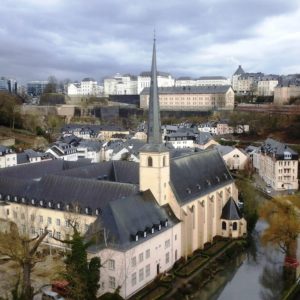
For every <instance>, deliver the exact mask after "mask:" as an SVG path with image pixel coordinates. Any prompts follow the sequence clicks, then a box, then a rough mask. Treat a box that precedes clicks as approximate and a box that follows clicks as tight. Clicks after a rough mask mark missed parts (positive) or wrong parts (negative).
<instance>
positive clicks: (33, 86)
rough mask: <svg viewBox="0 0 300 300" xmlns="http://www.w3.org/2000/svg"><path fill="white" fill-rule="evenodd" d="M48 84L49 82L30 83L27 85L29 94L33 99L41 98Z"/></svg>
mask: <svg viewBox="0 0 300 300" xmlns="http://www.w3.org/2000/svg"><path fill="white" fill-rule="evenodd" d="M47 84H48V81H30V82H28V83H27V94H28V95H30V96H32V97H37V96H41V95H42V94H43V93H44V90H45V88H46V86H47Z"/></svg>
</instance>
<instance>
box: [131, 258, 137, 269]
mask: <svg viewBox="0 0 300 300" xmlns="http://www.w3.org/2000/svg"><path fill="white" fill-rule="evenodd" d="M131 266H132V267H135V266H136V257H135V256H134V257H132V258H131Z"/></svg>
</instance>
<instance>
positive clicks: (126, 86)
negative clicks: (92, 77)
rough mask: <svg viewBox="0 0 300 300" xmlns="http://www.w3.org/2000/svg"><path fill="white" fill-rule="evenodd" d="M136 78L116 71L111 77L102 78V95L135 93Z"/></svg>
mask: <svg viewBox="0 0 300 300" xmlns="http://www.w3.org/2000/svg"><path fill="white" fill-rule="evenodd" d="M136 94H137V78H136V76H133V75H130V74H125V75H121V74H119V73H117V74H116V75H114V76H113V77H108V78H105V79H104V95H105V96H108V95H136Z"/></svg>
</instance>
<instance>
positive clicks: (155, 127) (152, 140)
mask: <svg viewBox="0 0 300 300" xmlns="http://www.w3.org/2000/svg"><path fill="white" fill-rule="evenodd" d="M148 113H149V115H148V138H147V143H148V144H156V145H158V144H161V143H162V139H161V123H160V111H159V96H158V87H157V67H156V39H155V34H154V40H153V53H152V67H151V84H150V96H149V112H148Z"/></svg>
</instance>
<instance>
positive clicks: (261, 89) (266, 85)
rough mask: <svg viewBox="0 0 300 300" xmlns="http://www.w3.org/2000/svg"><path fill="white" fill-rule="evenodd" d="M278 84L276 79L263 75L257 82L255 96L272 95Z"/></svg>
mask: <svg viewBox="0 0 300 300" xmlns="http://www.w3.org/2000/svg"><path fill="white" fill-rule="evenodd" d="M277 85H278V79H275V78H272V77H267V76H266V77H264V78H262V80H260V81H258V83H257V96H273V95H274V89H275V87H276V86H277Z"/></svg>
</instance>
